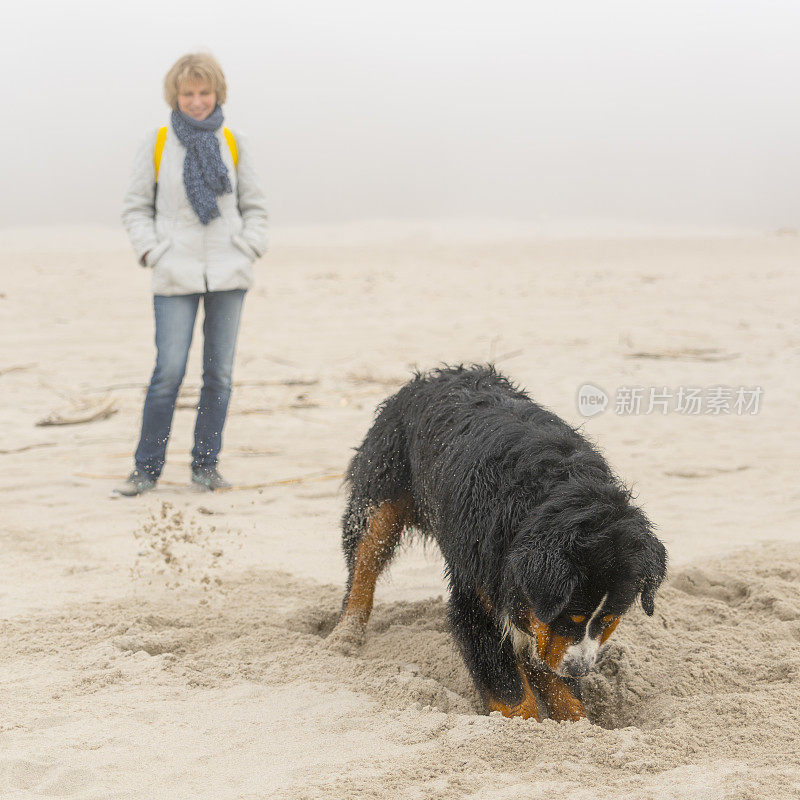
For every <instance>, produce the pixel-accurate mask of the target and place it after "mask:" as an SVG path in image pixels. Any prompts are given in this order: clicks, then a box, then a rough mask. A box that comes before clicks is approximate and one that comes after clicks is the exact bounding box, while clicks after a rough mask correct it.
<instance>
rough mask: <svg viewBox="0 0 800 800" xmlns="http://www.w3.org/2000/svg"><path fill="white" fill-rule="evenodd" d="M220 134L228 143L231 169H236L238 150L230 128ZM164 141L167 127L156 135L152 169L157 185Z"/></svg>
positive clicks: (160, 129) (224, 129) (159, 130)
mask: <svg viewBox="0 0 800 800" xmlns="http://www.w3.org/2000/svg"><path fill="white" fill-rule="evenodd" d="M222 133H223V134H224V135H225V141H226V142H227V143H228V147H229V148H230V151H231V156H232V157H233V168H234V169H236V168H237V167H238V166H239V148H238V147H237V146H236V139H235V138H234V136H233V134H232V133H231V131H230V128H223V129H222ZM166 141H167V126H166V125H165V126H164V127H163V128H159V129H158V134H157V135H156V149H155V150H154V151H153V167H155V172H156V183H158V171H159V169H161V156H162V155H163V153H164V145H165V144H166Z"/></svg>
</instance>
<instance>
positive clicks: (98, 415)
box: [36, 395, 119, 427]
mask: <svg viewBox="0 0 800 800" xmlns="http://www.w3.org/2000/svg"><path fill="white" fill-rule="evenodd" d="M118 410H119V409H118V408H117V401H116V400H115V399H114V397H113V396H111V395H106V396H105V397H102V398H100V399H99V400H90V399H88V398H85V397H84V398H80V399H78V400H75V401H74V402H72V403H71V404H70V405H69V406H66V407H65V408H60V409H58V410H56V411H52V412H51V413H50V414H48V415H47V416H46V417H44V418H43V419H40V420H39V421H38V422H37V423H36V425H37V426H39V427H43V426H45V425H80V424H81V423H84V422H95V421H96V420H100V419H105V418H106V417H110V416H111V415H112V414H116V413H117V411H118Z"/></svg>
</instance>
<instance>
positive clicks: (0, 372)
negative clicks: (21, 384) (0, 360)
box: [0, 362, 36, 375]
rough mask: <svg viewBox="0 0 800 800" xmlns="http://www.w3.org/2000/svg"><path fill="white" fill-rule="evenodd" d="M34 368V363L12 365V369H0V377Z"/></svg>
mask: <svg viewBox="0 0 800 800" xmlns="http://www.w3.org/2000/svg"><path fill="white" fill-rule="evenodd" d="M35 366H36V363H35V362H32V363H30V364H14V366H12V367H0V375H8V373H9V372H21V371H22V370H24V369H32V368H33V367H35Z"/></svg>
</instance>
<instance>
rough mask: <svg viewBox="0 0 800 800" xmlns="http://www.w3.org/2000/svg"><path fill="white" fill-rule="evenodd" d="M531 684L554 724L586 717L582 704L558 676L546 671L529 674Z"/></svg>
mask: <svg viewBox="0 0 800 800" xmlns="http://www.w3.org/2000/svg"><path fill="white" fill-rule="evenodd" d="M530 678H531V683H532V684H533V686H534V688H535V689H536V691H537V692H539V694H541V696H542V699H543V700H544V702H545V705H546V706H547V713H548V714H549V715H550V718H551V719H554V720H555V721H556V722H577V721H578V720H579V719H584V717H586V712H585V711H584V709H583V703H581V701H580V700H578V698H577V697H575V695H574V694H572V692H571V691H570V688H569V686H567V684H566V683H564V681H562V680H561V678H559V677H558V675H555V674H554V673H552V672H550V671H548V670H543V669H540V670H536V671H531V673H530Z"/></svg>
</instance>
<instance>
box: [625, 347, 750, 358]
mask: <svg viewBox="0 0 800 800" xmlns="http://www.w3.org/2000/svg"><path fill="white" fill-rule="evenodd" d="M740 356H741V353H726V352H725V351H724V350H720V349H719V348H718V347H685V348H682V349H677V350H649V351H648V350H639V351H637V352H635V353H625V358H652V359H656V360H668V359H671V360H676V361H677V360H681V359H686V360H687V361H731V360H733V359H734V358H739V357H740Z"/></svg>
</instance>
